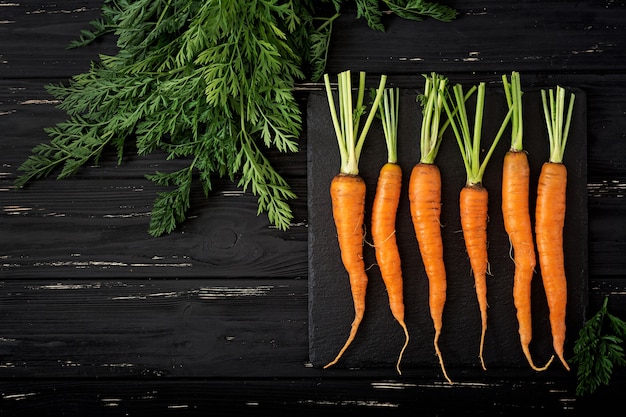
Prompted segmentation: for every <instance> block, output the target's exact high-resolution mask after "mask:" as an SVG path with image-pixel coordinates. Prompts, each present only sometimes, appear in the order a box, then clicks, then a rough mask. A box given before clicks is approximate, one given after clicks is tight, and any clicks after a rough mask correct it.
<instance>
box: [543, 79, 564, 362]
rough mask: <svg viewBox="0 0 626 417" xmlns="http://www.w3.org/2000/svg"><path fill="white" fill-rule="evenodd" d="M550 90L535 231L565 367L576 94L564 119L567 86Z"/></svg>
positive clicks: (545, 105) (554, 333)
mask: <svg viewBox="0 0 626 417" xmlns="http://www.w3.org/2000/svg"><path fill="white" fill-rule="evenodd" d="M549 93H550V102H549V104H548V99H547V98H546V92H545V91H544V90H542V91H541V97H542V101H543V108H544V114H545V118H546V125H547V128H548V138H549V142H550V157H549V160H548V162H546V163H544V164H543V167H542V168H541V173H540V175H539V184H538V185H537V205H536V207H535V234H536V236H537V252H538V254H539V265H540V269H541V277H542V280H543V286H544V290H545V292H546V299H547V302H548V309H549V314H550V327H551V332H552V345H553V347H554V351H555V353H556V355H557V356H558V357H559V359H560V360H561V363H562V364H563V366H564V367H565V369H567V370H569V369H570V368H569V365H568V364H567V362H566V360H565V358H564V344H565V333H566V326H565V315H566V307H567V279H566V276H565V262H564V253H563V226H564V224H565V209H566V188H567V168H566V167H565V165H563V152H564V151H565V144H566V142H567V134H568V131H569V125H570V121H571V116H572V110H573V107H574V95H573V94H572V95H571V99H570V102H569V110H568V113H567V117H566V119H565V120H564V119H563V117H564V114H565V90H564V89H563V88H561V87H557V89H556V96H555V94H554V91H553V90H550V92H549ZM564 121H565V126H564V125H563V122H564Z"/></svg>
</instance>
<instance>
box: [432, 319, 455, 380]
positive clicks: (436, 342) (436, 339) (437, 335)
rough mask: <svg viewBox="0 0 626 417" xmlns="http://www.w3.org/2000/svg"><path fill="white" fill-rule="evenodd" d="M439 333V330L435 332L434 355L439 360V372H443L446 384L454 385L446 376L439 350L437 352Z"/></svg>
mask: <svg viewBox="0 0 626 417" xmlns="http://www.w3.org/2000/svg"><path fill="white" fill-rule="evenodd" d="M440 333H441V331H440V330H435V340H434V345H435V353H436V354H437V358H438V359H439V366H441V371H442V372H443V376H444V377H445V378H446V380H447V381H448V384H450V385H454V382H452V380H451V379H450V377H449V376H448V372H446V367H445V365H444V364H443V356H442V355H441V350H439V335H440Z"/></svg>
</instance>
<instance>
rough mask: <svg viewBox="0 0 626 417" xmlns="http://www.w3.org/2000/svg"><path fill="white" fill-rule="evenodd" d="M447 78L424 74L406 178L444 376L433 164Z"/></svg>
mask: <svg viewBox="0 0 626 417" xmlns="http://www.w3.org/2000/svg"><path fill="white" fill-rule="evenodd" d="M446 89H447V80H446V79H445V78H444V77H441V76H439V75H437V74H434V73H433V74H432V76H431V77H430V78H428V77H426V85H425V87H424V96H423V100H422V102H423V114H424V118H423V122H422V129H421V134H420V151H421V156H420V162H419V163H418V164H416V165H415V166H414V167H413V170H412V171H411V177H410V180H409V202H410V208H411V219H412V221H413V228H414V230H415V237H416V239H417V243H418V247H419V250H420V254H421V257H422V262H423V264H424V268H425V270H426V275H427V277H428V304H429V308H430V316H431V318H432V321H433V326H434V328H435V336H434V342H433V343H434V346H435V353H436V355H437V358H438V360H439V365H440V366H441V370H442V371H443V375H444V376H445V378H446V380H447V381H448V382H449V383H450V384H451V383H452V380H451V379H450V377H449V376H448V373H447V372H446V368H445V366H444V362H443V357H442V354H441V350H440V349H439V337H440V335H441V330H442V327H443V309H444V305H445V303H446V290H447V279H446V268H445V265H444V261H443V242H442V238H441V222H440V216H441V174H440V172H439V168H438V167H437V165H435V164H434V160H435V157H436V155H437V151H438V149H439V145H440V144H441V139H442V134H443V131H444V130H445V129H440V121H441V117H440V116H441V111H442V109H443V106H442V102H443V100H444V97H445V93H446Z"/></svg>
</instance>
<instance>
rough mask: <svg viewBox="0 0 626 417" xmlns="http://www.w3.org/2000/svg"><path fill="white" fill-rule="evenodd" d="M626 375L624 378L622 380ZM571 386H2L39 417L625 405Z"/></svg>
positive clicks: (555, 412) (333, 382)
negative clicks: (584, 393) (577, 391)
mask: <svg viewBox="0 0 626 417" xmlns="http://www.w3.org/2000/svg"><path fill="white" fill-rule="evenodd" d="M625 377H626V376H625V375H624V374H623V373H622V374H621V378H622V380H623V379H624V378H625ZM572 386H573V385H572V382H571V381H567V380H563V379H558V378H557V379H554V378H541V377H538V378H536V381H535V382H531V381H524V383H519V382H516V381H512V380H511V379H510V378H507V377H493V378H489V377H483V378H480V379H474V378H466V379H465V380H463V381H459V383H457V384H456V385H455V386H454V387H449V386H448V387H446V386H442V385H441V384H437V383H433V382H432V381H429V380H426V379H421V378H412V377H407V378H402V379H398V378H358V379H354V378H326V379H319V378H305V379H300V378H297V379H291V378H274V379H241V378H229V379H220V380H215V379H175V380H172V379H153V378H140V379H93V380H84V379H81V380H71V379H70V380H68V379H47V380H44V381H38V380H22V379H17V380H11V381H0V390H1V391H2V397H1V398H0V406H1V407H2V410H3V411H4V412H6V413H10V414H11V415H14V416H32V415H42V414H45V415H59V416H61V415H64V416H67V415H76V416H79V415H83V414H84V413H85V410H89V413H90V414H91V415H94V414H97V415H131V416H132V415H161V414H166V413H167V414H168V415H169V414H173V415H174V414H184V415H199V416H201V415H207V414H210V415H211V416H228V417H230V416H233V415H271V416H286V417H290V416H293V415H294V413H308V414H312V415H320V414H326V413H333V414H335V413H336V414H342V415H359V416H403V415H406V416H408V415H414V414H415V413H416V412H418V413H419V414H420V415H428V416H460V415H471V416H492V415H507V416H527V415H529V414H531V415H533V416H549V417H556V416H572V415H589V414H593V413H594V412H597V410H598V409H604V407H607V408H610V407H611V406H613V407H619V406H620V405H621V402H620V401H621V398H620V397H621V395H622V393H623V391H621V390H622V389H623V388H622V387H623V384H613V385H611V386H609V387H602V388H601V389H599V390H598V392H597V393H595V394H594V395H592V396H586V397H576V396H575V395H573V391H572Z"/></svg>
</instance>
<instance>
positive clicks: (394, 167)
mask: <svg viewBox="0 0 626 417" xmlns="http://www.w3.org/2000/svg"><path fill="white" fill-rule="evenodd" d="M399 102H400V94H399V89H397V88H394V89H391V88H386V89H385V90H384V92H383V99H382V100H381V102H380V105H379V110H380V116H381V120H382V124H383V132H384V134H385V141H386V144H387V162H386V163H385V164H384V165H383V166H382V168H381V169H380V173H379V175H378V181H377V185H376V194H375V196H374V203H373V205H372V240H373V242H374V248H375V253H376V261H377V263H378V267H379V269H380V274H381V276H382V278H383V282H384V283H385V287H386V288H387V296H388V298H389V307H390V309H391V313H392V315H393V317H394V318H395V319H396V320H397V321H398V323H399V324H400V326H401V327H402V329H403V330H404V336H405V341H404V345H403V346H402V349H401V351H400V354H399V356H398V361H397V363H396V370H397V371H398V373H399V374H401V373H402V372H401V371H400V362H401V361H402V356H403V354H404V351H405V349H406V347H407V345H408V344H409V330H408V328H407V326H406V323H405V321H404V294H403V293H404V291H403V280H402V265H401V261H400V253H399V251H398V245H397V242H396V214H397V211H398V205H399V203H400V191H401V189H402V168H401V167H400V165H398V157H397V132H398V107H399Z"/></svg>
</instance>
